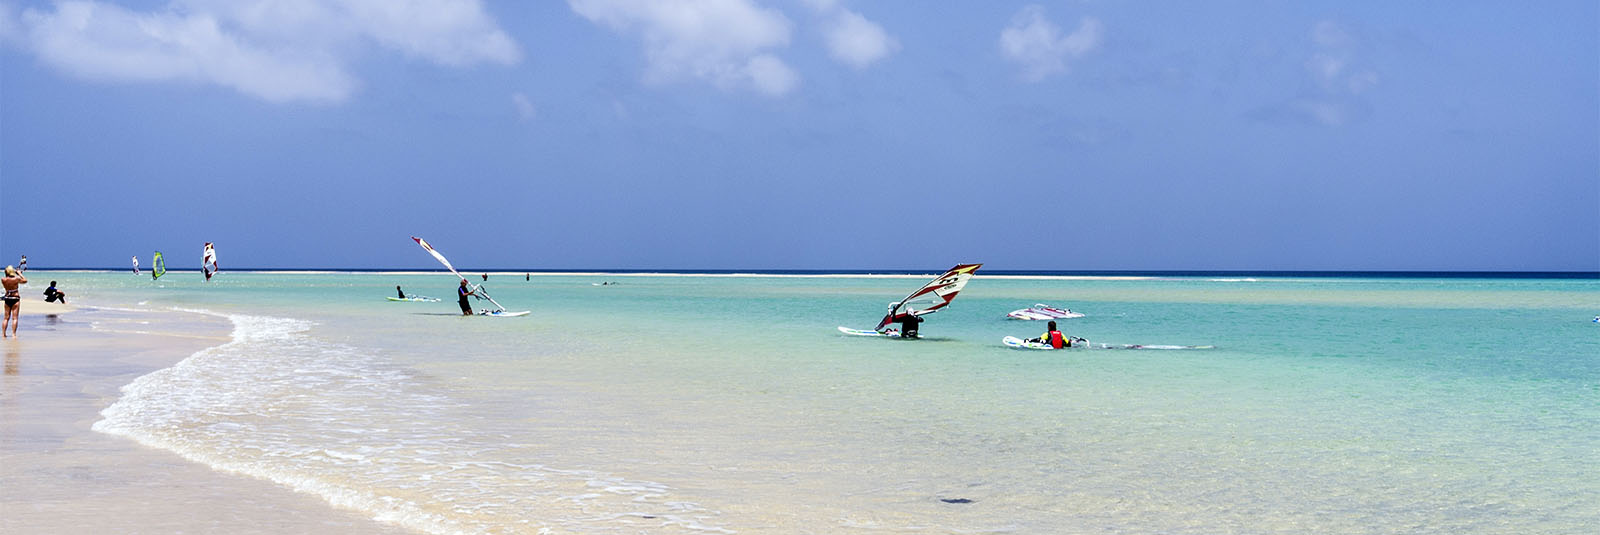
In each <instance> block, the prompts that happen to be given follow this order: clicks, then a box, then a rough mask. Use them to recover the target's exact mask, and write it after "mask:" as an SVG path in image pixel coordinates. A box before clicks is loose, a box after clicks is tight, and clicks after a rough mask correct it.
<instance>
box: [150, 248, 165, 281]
mask: <svg viewBox="0 0 1600 535" xmlns="http://www.w3.org/2000/svg"><path fill="white" fill-rule="evenodd" d="M150 263H152V264H155V265H154V266H153V267H152V268H151V269H150V280H155V279H159V278H161V276H162V275H166V274H167V261H166V260H162V259H161V251H156V257H155V259H154V260H151V261H150Z"/></svg>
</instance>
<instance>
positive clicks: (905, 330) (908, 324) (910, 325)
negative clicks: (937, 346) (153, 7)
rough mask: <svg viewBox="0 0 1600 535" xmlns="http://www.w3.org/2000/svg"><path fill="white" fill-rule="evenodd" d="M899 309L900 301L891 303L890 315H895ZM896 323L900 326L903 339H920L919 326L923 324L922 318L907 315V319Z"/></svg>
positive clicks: (901, 319)
mask: <svg viewBox="0 0 1600 535" xmlns="http://www.w3.org/2000/svg"><path fill="white" fill-rule="evenodd" d="M899 307H900V302H898V301H896V302H893V303H889V314H890V315H893V314H894V311H895V309H896V308H899ZM895 323H899V324H900V337H901V338H920V336H919V335H918V333H917V326H918V325H921V324H922V318H919V317H917V315H916V314H906V317H904V318H900V320H899V321H896V322H895Z"/></svg>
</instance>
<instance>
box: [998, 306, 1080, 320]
mask: <svg viewBox="0 0 1600 535" xmlns="http://www.w3.org/2000/svg"><path fill="white" fill-rule="evenodd" d="M1006 317H1008V318H1011V319H1016V320H1069V319H1073V318H1081V317H1083V313H1081V312H1073V311H1071V310H1068V309H1065V308H1056V307H1053V306H1050V305H1046V304H1044V303H1035V304H1034V305H1033V306H1031V307H1028V308H1024V309H1021V310H1013V311H1011V312H1009V313H1006Z"/></svg>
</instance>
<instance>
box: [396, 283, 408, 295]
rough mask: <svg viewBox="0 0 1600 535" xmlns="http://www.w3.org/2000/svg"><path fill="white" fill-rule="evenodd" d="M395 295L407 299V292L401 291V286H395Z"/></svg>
mask: <svg viewBox="0 0 1600 535" xmlns="http://www.w3.org/2000/svg"><path fill="white" fill-rule="evenodd" d="M394 293H397V294H400V298H401V299H405V298H406V291H405V290H401V289H400V285H399V284H396V285H394Z"/></svg>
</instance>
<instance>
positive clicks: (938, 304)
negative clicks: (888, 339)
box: [875, 264, 983, 331]
mask: <svg viewBox="0 0 1600 535" xmlns="http://www.w3.org/2000/svg"><path fill="white" fill-rule="evenodd" d="M980 267H983V264H961V265H958V266H956V267H953V268H950V271H946V272H944V274H943V275H940V276H938V277H937V278H935V279H933V281H932V282H929V283H927V284H924V285H922V287H921V288H918V289H917V291H915V292H911V295H908V296H906V298H905V299H901V300H900V301H899V302H898V303H895V304H894V305H893V306H891V307H889V313H888V314H884V316H883V321H879V322H878V326H877V327H876V329H875V330H878V331H882V330H883V328H884V327H885V326H888V325H889V324H891V323H895V322H898V321H900V320H903V319H905V318H906V317H907V316H921V315H923V314H928V313H932V312H936V311H938V310H939V309H941V308H944V307H947V306H950V301H953V300H955V298H956V294H958V293H961V289H962V288H963V287H966V285H967V281H968V280H970V279H971V278H972V274H973V273H975V272H977V271H978V268H980Z"/></svg>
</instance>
